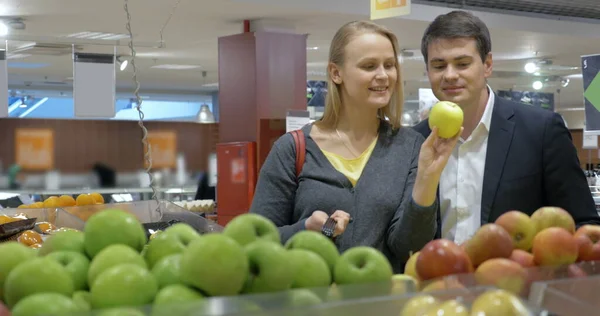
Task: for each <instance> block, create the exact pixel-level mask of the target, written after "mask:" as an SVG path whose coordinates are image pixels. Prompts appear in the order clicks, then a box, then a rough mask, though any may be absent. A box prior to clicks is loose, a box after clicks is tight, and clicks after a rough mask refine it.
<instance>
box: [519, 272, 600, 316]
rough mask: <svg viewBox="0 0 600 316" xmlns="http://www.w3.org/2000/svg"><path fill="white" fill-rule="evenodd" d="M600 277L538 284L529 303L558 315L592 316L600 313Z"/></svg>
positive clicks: (535, 284)
mask: <svg viewBox="0 0 600 316" xmlns="http://www.w3.org/2000/svg"><path fill="white" fill-rule="evenodd" d="M598 293H600V275H595V276H590V277H577V278H570V279H560V280H552V281H545V282H536V283H534V284H533V285H532V287H531V293H530V297H529V301H530V302H531V303H532V304H535V305H536V306H540V307H543V308H545V309H547V310H548V311H549V312H551V313H555V314H557V315H577V316H586V315H589V316H592V315H599V314H600V312H599V310H600V295H599V294H598Z"/></svg>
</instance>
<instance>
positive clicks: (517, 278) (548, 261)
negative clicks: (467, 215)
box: [405, 207, 600, 294]
mask: <svg viewBox="0 0 600 316" xmlns="http://www.w3.org/2000/svg"><path fill="white" fill-rule="evenodd" d="M582 261H600V226H594V225H583V226H581V227H580V228H579V229H576V226H575V221H574V220H573V217H572V216H571V215H570V214H569V213H568V212H567V211H565V210H564V209H562V208H559V207H542V208H540V209H538V210H537V211H535V212H534V213H533V214H532V215H531V216H528V215H527V214H525V213H523V212H520V211H516V210H515V211H509V212H507V213H505V214H503V215H501V216H500V217H499V218H498V219H497V220H496V221H495V222H494V223H490V224H485V225H483V226H481V227H480V228H479V229H478V230H477V232H476V233H475V234H474V235H473V236H472V237H471V238H470V239H469V240H467V241H466V242H464V243H463V244H461V245H457V244H456V243H454V242H452V241H450V240H446V239H436V240H433V241H431V242H429V243H428V244H427V245H425V247H423V249H421V250H420V251H419V252H416V253H414V254H413V255H412V256H411V257H410V259H409V260H408V262H407V263H406V267H405V274H407V275H410V276H412V277H414V278H416V279H417V280H418V281H419V283H422V284H424V285H426V286H425V287H424V288H422V290H423V291H428V290H436V289H447V288H453V287H454V286H449V283H448V282H447V281H448V280H447V279H448V278H446V280H444V279H441V278H443V277H447V276H450V275H461V274H463V275H464V274H472V275H471V276H472V277H473V278H474V280H475V282H476V283H477V285H492V286H496V287H498V288H501V289H505V290H508V291H510V292H513V293H515V294H523V291H524V290H525V289H526V288H527V286H528V285H530V284H531V282H533V281H535V280H534V279H535V278H536V276H535V275H533V274H535V273H533V272H535V271H536V270H538V271H539V270H540V269H531V268H535V267H542V269H544V268H549V269H552V268H553V267H566V269H567V271H568V276H570V277H579V276H585V275H586V273H585V272H584V271H583V270H582V269H581V268H580V267H579V266H578V265H575V264H574V263H577V262H582ZM537 277H538V278H539V277H540V276H539V275H538V276H537ZM436 279H437V280H436ZM457 286H458V287H463V286H462V285H461V284H458V283H457Z"/></svg>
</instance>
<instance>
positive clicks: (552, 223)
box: [531, 206, 575, 234]
mask: <svg viewBox="0 0 600 316" xmlns="http://www.w3.org/2000/svg"><path fill="white" fill-rule="evenodd" d="M531 219H532V220H533V222H534V223H535V229H536V231H537V232H538V233H539V232H541V231H542V230H544V229H546V228H549V227H562V228H564V229H565V230H567V232H569V233H571V234H574V233H575V220H574V219H573V217H572V216H571V214H569V212H567V211H565V210H564V209H562V208H560V207H550V206H546V207H541V208H539V209H538V210H537V211H535V212H534V213H533V214H532V215H531Z"/></svg>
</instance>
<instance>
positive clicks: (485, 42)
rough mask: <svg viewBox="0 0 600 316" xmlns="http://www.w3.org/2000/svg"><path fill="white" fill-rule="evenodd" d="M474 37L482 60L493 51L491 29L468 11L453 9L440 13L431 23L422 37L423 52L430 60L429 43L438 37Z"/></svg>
mask: <svg viewBox="0 0 600 316" xmlns="http://www.w3.org/2000/svg"><path fill="white" fill-rule="evenodd" d="M464 37H468V38H472V39H474V40H475V43H476V45H477V50H478V51H479V55H480V56H481V61H485V59H486V57H487V55H488V54H489V52H490V51H492V40H491V39H490V31H489V30H488V28H487V26H486V25H485V23H483V21H481V19H480V18H478V17H476V16H475V15H473V14H471V13H469V12H466V11H460V10H456V11H451V12H449V13H446V14H443V15H439V16H438V17H436V18H435V20H433V22H431V24H429V26H428V27H427V29H426V30H425V33H424V34H423V38H422V39H421V53H422V54H423V57H424V58H425V64H427V62H428V52H427V50H428V49H429V45H430V44H431V42H433V41H434V40H437V39H452V38H464Z"/></svg>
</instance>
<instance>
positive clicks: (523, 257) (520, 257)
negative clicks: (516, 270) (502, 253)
mask: <svg viewBox="0 0 600 316" xmlns="http://www.w3.org/2000/svg"><path fill="white" fill-rule="evenodd" d="M509 259H510V260H512V261H514V262H516V263H518V264H520V265H521V266H522V267H523V268H531V267H535V262H534V261H533V255H532V254H530V253H529V252H527V251H525V250H521V249H515V250H513V252H512V254H511V255H510V258H509Z"/></svg>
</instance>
